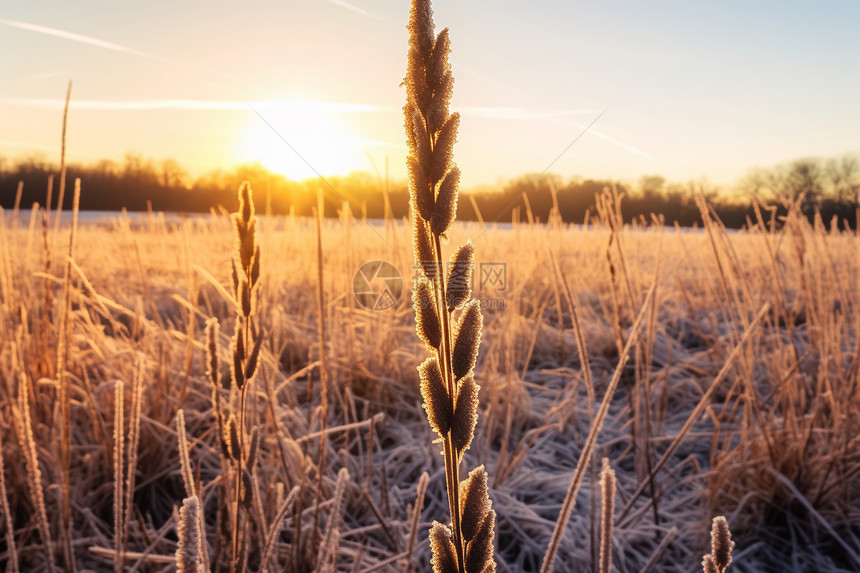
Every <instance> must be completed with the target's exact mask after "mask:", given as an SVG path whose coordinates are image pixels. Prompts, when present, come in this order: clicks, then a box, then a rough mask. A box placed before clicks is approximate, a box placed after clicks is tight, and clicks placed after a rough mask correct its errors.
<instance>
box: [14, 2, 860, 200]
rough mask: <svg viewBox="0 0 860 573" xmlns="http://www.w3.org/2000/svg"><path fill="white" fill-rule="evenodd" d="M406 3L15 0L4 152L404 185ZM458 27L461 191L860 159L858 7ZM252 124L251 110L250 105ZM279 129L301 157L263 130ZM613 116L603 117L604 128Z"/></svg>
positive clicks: (634, 13) (724, 6)
mask: <svg viewBox="0 0 860 573" xmlns="http://www.w3.org/2000/svg"><path fill="white" fill-rule="evenodd" d="M408 9H409V4H408V2H405V1H393V0H348V1H341V0H314V1H309V0H308V1H304V0H299V1H286V2H285V1H283V0H280V1H277V2H244V3H239V4H236V3H228V2H182V3H173V2H163V1H153V2H146V3H119V2H106V1H92V2H83V3H81V2H76V3H55V2H41V1H35V2H34V1H19V0H5V1H4V2H3V4H2V5H0V51H2V54H3V56H2V57H0V77H2V78H3V81H2V83H0V154H2V155H6V156H13V157H19V156H23V155H27V154H30V153H34V152H40V151H41V152H44V153H45V154H46V155H47V157H48V158H49V159H55V158H57V157H58V156H59V132H60V123H61V116H62V111H61V107H62V99H63V97H64V95H65V89H66V83H67V82H68V80H70V79H71V80H73V81H74V87H73V91H72V102H73V105H72V110H71V113H70V120H69V137H68V141H69V153H70V157H71V159H72V160H83V161H92V160H95V159H97V158H101V157H109V158H114V159H121V158H122V157H123V155H124V154H125V153H126V152H127V151H134V152H138V153H141V154H143V155H145V156H151V157H153V158H155V159H162V158H166V157H174V158H176V159H177V160H178V161H179V162H180V163H181V164H183V165H184V166H186V168H187V169H189V171H191V172H192V174H198V173H201V172H204V171H207V170H209V169H212V168H216V167H229V166H231V165H233V164H235V163H238V162H241V161H250V160H254V159H259V160H260V161H262V162H263V163H264V164H265V165H266V166H268V167H270V168H272V169H276V170H279V171H283V172H284V173H285V174H286V175H287V176H289V177H291V178H296V179H299V178H304V177H307V176H308V175H310V174H311V173H312V171H311V170H310V169H309V168H308V167H307V165H306V164H305V161H307V163H309V164H310V165H311V166H312V167H313V169H315V170H316V171H319V172H322V173H324V174H326V173H343V172H345V171H349V170H352V169H365V170H370V169H371V163H370V159H369V158H368V155H369V156H370V157H371V158H373V161H374V162H375V163H376V164H377V165H378V166H379V167H380V168H382V165H383V164H384V161H385V158H386V157H389V159H390V165H391V174H392V176H394V177H402V176H404V173H405V170H404V168H403V163H404V156H405V149H404V146H403V141H404V139H405V138H404V136H403V128H402V119H401V107H402V105H403V100H404V97H405V96H404V91H403V89H402V88H401V87H400V86H399V83H400V80H401V79H402V77H403V75H404V68H405V53H406V41H407V34H406V30H405V24H406V21H407V16H408ZM434 10H435V15H436V16H435V20H436V25H437V30H438V29H441V28H442V27H449V28H450V29H451V36H452V43H453V53H452V54H451V61H452V64H453V68H454V75H455V78H456V82H455V94H454V103H453V109H454V110H459V111H460V112H461V113H462V116H463V119H462V128H461V132H460V138H459V141H460V142H459V143H458V146H457V148H456V151H455V158H456V161H457V162H458V164H459V165H460V167H461V169H462V171H463V175H464V178H463V179H464V184H465V185H466V186H473V185H478V184H492V183H495V182H497V181H499V180H500V179H504V178H508V177H512V176H516V175H519V174H523V173H526V172H540V171H543V170H544V169H545V168H547V166H549V165H550V163H551V162H552V161H553V160H554V159H555V158H556V157H557V156H558V155H559V154H560V153H561V152H562V151H563V150H564V149H565V148H566V147H567V146H568V145H569V144H570V143H571V142H572V141H573V140H574V139H575V138H576V137H577V136H578V135H579V134H580V133H581V132H582V131H583V129H584V128H585V127H586V126H587V125H589V124H590V123H591V122H592V121H594V120H595V118H597V117H598V116H599V119H598V120H597V121H596V122H595V123H594V125H593V126H592V127H591V129H590V130H589V131H588V132H587V133H585V134H584V135H583V136H582V137H581V138H580V139H579V140H578V141H577V142H576V143H575V144H574V145H573V146H572V147H571V148H570V149H569V150H568V151H567V153H565V154H564V155H563V156H562V157H561V158H559V159H558V160H557V162H556V163H555V164H554V165H553V166H552V168H551V171H553V172H556V173H560V174H562V175H564V176H571V175H582V176H586V177H609V178H614V179H617V180H631V179H636V178H638V177H639V175H642V174H662V175H664V176H666V177H667V178H669V179H672V180H685V179H691V178H699V177H701V176H707V177H708V178H710V179H711V180H712V181H714V182H717V183H731V182H733V181H734V180H735V179H736V178H737V177H739V176H741V175H743V174H744V173H745V172H746V171H747V169H748V168H750V167H752V166H755V165H771V164H774V163H778V162H781V161H786V160H790V159H794V158H797V157H806V156H833V155H841V154H843V153H848V152H851V153H857V152H860V3H858V2H815V3H813V2H808V3H799V2H755V3H750V2H720V3H703V2H701V3H700V2H681V1H671V2H666V1H664V2H651V3H638V2H636V3H634V2H626V1H622V2H604V3H585V2H568V1H536V2H528V3H527V2H512V1H498V0H496V1H483V0H482V1H475V0H471V1H468V2H464V1H459V2H457V1H455V0H437V1H436V2H434ZM254 110H256V112H255V111H254ZM257 112H259V114H260V115H261V116H262V117H263V118H264V119H265V120H266V121H267V122H268V123H270V124H272V125H273V126H274V127H275V128H276V129H277V130H278V132H279V133H280V135H281V136H282V137H283V138H284V139H286V140H287V141H288V142H289V144H290V145H291V146H292V147H293V148H295V150H296V151H298V152H299V154H300V155H301V156H302V157H303V158H304V160H302V159H299V158H298V157H297V156H296V155H295V153H294V152H293V151H292V150H291V149H290V148H289V147H288V146H287V145H286V144H285V143H284V142H283V141H282V140H281V139H280V138H279V136H277V135H276V134H275V133H274V132H273V131H272V130H271V128H270V127H269V126H268V125H266V123H265V122H264V121H263V119H261V118H260V117H259V116H258V115H257ZM601 113H602V115H600V114H601Z"/></svg>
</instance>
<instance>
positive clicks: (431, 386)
mask: <svg viewBox="0 0 860 573" xmlns="http://www.w3.org/2000/svg"><path fill="white" fill-rule="evenodd" d="M418 375H419V377H420V379H421V396H422V397H423V398H424V411H425V412H427V420H428V422H430V427H431V428H432V429H433V430H435V431H436V433H437V434H439V436H440V437H444V436H445V435H446V434H447V433H448V430H449V429H451V422H452V420H451V417H452V415H453V414H454V408H453V402H452V400H451V397H450V396H449V395H448V390H447V389H446V388H445V381H444V380H443V378H442V370H441V369H440V368H439V361H438V360H437V359H436V358H435V357H432V358H428V359H427V360H425V361H424V362H422V363H421V365H420V366H419V367H418Z"/></svg>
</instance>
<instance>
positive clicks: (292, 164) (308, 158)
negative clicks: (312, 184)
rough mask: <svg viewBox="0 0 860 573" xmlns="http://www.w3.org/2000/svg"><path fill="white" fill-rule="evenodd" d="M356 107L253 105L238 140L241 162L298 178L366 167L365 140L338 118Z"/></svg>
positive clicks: (292, 104)
mask: <svg viewBox="0 0 860 573" xmlns="http://www.w3.org/2000/svg"><path fill="white" fill-rule="evenodd" d="M353 107H356V106H349V105H347V104H326V103H322V102H282V103H267V104H263V105H261V106H259V107H250V108H249V111H252V112H254V113H252V114H249V116H248V120H247V122H246V123H245V127H244V129H243V130H242V133H241V135H240V137H239V138H238V140H237V142H236V149H235V156H236V161H238V162H243V163H244V162H252V161H258V162H259V163H260V164H262V165H263V166H264V167H265V168H267V169H269V170H270V171H272V172H274V173H280V174H282V175H285V176H286V177H288V178H290V179H293V180H299V179H305V178H308V177H314V176H317V175H320V174H323V175H343V174H346V173H349V172H350V171H354V170H356V169H361V168H366V167H367V165H366V163H367V159H366V156H365V155H364V149H363V146H362V142H361V141H360V140H359V139H357V138H356V137H355V135H354V134H353V133H352V131H351V130H350V128H349V127H348V126H346V125H345V123H344V122H343V121H342V120H341V118H340V117H338V112H340V111H355V110H353V109H352V108H353ZM358 111H362V110H358Z"/></svg>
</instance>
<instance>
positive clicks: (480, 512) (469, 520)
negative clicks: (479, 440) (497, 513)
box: [460, 465, 492, 542]
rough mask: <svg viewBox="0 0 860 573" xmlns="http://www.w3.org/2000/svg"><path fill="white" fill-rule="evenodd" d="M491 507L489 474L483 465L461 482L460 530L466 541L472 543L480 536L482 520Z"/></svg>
mask: <svg viewBox="0 0 860 573" xmlns="http://www.w3.org/2000/svg"><path fill="white" fill-rule="evenodd" d="M491 506H492V503H491V502H490V496H489V494H488V493H487V472H486V470H485V469H484V466H483V465H481V466H478V467H476V468H475V469H473V470H472V471H471V472H469V477H468V478H466V479H465V480H463V481H462V482H460V507H461V514H462V520H461V522H460V530H461V531H462V532H463V539H464V540H465V541H467V542H469V541H472V540H473V539H475V537H476V536H477V535H478V530H479V529H480V527H481V520H482V519H483V517H484V516H485V515H486V514H487V512H488V511H490V507H491Z"/></svg>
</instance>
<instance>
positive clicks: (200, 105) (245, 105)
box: [0, 98, 384, 113]
mask: <svg viewBox="0 0 860 573" xmlns="http://www.w3.org/2000/svg"><path fill="white" fill-rule="evenodd" d="M65 103H66V102H65V100H63V99H39V98H19V99H13V98H9V99H0V104H3V105H14V106H22V107H36V108H42V109H62V107H63V106H64V105H65ZM249 106H253V107H255V108H257V109H270V110H283V111H294V112H303V111H306V112H318V113H320V112H321V113H368V112H376V111H384V108H380V107H377V106H373V105H366V104H360V103H342V102H325V101H274V100H269V101H256V102H249V101H205V100H190V99H167V100H121V101H109V100H75V99H72V101H71V102H70V103H69V107H71V108H73V109H83V110H95V111H124V110H172V109H180V110H228V111H248V110H249V109H250V107H249Z"/></svg>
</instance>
